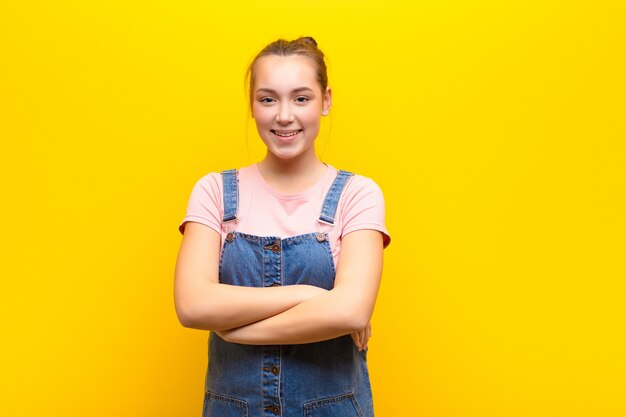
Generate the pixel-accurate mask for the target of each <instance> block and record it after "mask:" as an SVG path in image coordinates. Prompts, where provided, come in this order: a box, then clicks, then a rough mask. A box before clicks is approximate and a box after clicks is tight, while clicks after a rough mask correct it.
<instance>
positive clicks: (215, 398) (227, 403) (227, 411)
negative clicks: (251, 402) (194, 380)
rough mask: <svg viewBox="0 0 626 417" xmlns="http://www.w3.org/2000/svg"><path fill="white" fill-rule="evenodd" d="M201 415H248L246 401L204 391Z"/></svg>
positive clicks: (225, 416) (236, 416)
mask: <svg viewBox="0 0 626 417" xmlns="http://www.w3.org/2000/svg"><path fill="white" fill-rule="evenodd" d="M202 417H248V402H247V401H245V400H240V399H238V398H233V397H228V396H226V395H221V394H216V393H214V392H211V391H206V392H205V393H204V405H203V406H202Z"/></svg>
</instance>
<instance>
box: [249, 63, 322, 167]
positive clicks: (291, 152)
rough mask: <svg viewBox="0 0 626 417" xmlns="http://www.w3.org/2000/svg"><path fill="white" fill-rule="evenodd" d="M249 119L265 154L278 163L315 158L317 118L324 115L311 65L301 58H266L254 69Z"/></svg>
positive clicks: (319, 90)
mask: <svg viewBox="0 0 626 417" xmlns="http://www.w3.org/2000/svg"><path fill="white" fill-rule="evenodd" d="M252 98H253V104H252V117H254V120H255V122H256V128H257V131H258V132H259V136H261V139H262V140H263V142H264V143H265V146H267V149H268V152H270V153H271V154H272V155H274V156H275V157H277V158H280V159H292V158H296V157H305V158H306V157H315V146H314V143H315V138H316V137H317V134H318V132H319V128H320V118H321V116H323V115H326V114H328V111H329V110H330V104H331V92H330V88H327V89H326V91H325V92H324V93H323V94H322V91H321V87H320V84H319V82H318V81H317V76H316V66H315V63H314V62H313V61H312V60H311V59H309V58H307V57H305V56H301V55H289V56H278V55H268V56H264V57H262V58H260V59H259V60H258V61H257V63H256V66H255V80H254V91H253V92H252Z"/></svg>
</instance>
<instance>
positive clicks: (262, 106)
mask: <svg viewBox="0 0 626 417" xmlns="http://www.w3.org/2000/svg"><path fill="white" fill-rule="evenodd" d="M247 75H248V76H249V77H250V78H249V80H250V105H251V110H252V117H253V118H254V120H255V123H256V127H257V130H258V132H259V135H260V137H261V139H262V140H263V142H264V143H265V145H266V146H267V153H266V155H265V157H264V159H263V160H261V161H259V162H258V163H255V164H253V165H250V166H246V167H243V168H240V169H229V170H225V171H222V172H210V173H208V174H207V175H205V176H204V177H202V178H200V179H199V180H198V181H197V183H196V184H195V186H194V188H193V190H192V192H191V196H190V199H189V203H188V207H187V214H186V216H185V218H184V219H183V221H182V222H181V224H180V226H179V230H180V232H181V233H183V240H182V244H181V247H180V252H179V254H178V260H177V264H176V274H175V285H174V296H175V297H174V298H175V305H176V312H177V314H178V317H179V320H180V322H181V323H182V324H183V326H185V327H189V328H195V329H203V330H211V333H210V336H209V357H208V369H207V372H206V381H205V391H204V392H205V396H204V406H203V416H204V417H235V416H237V417H243V416H254V417H256V416H267V417H274V416H282V417H296V416H297V417H302V416H305V417H306V416H310V417H314V416H315V417H327V416H337V417H351V416H355V417H356V416H359V417H371V416H373V415H374V412H373V400H372V392H371V386H370V381H369V374H368V369H367V342H368V339H369V337H370V336H371V328H370V323H369V321H370V318H371V316H372V313H373V310H374V305H375V302H376V296H377V293H378V288H379V285H380V280H381V275H382V265H383V249H384V248H385V247H387V245H389V243H390V240H391V239H390V236H389V233H388V231H387V229H386V227H385V206H384V199H383V194H382V192H381V190H380V188H379V187H378V185H377V184H376V183H375V182H374V181H373V180H371V179H369V178H367V177H364V176H361V175H357V174H354V173H352V172H349V171H345V170H341V169H340V170H337V169H335V168H334V167H333V166H331V165H329V164H327V163H324V162H323V161H321V160H320V159H319V158H318V157H317V155H316V153H315V146H314V144H315V139H316V137H317V135H318V132H319V128H320V120H321V118H322V117H323V116H326V115H328V114H329V112H330V108H331V102H332V94H331V89H330V87H329V85H328V78H327V74H326V65H325V63H324V55H323V53H322V52H321V51H320V49H319V48H318V47H317V43H316V42H315V40H314V39H313V38H311V37H302V38H298V39H296V40H293V41H286V40H282V39H279V40H277V41H275V42H272V43H271V44H269V45H267V46H266V47H265V48H264V49H263V50H262V51H261V52H260V53H259V54H258V55H257V56H256V57H255V59H254V60H253V62H252V64H251V65H250V68H249V70H248V74H247ZM223 133H224V134H227V133H228V132H227V131H225V132H223Z"/></svg>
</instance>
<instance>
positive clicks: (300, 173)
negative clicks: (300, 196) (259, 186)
mask: <svg viewBox="0 0 626 417" xmlns="http://www.w3.org/2000/svg"><path fill="white" fill-rule="evenodd" d="M257 166H258V168H259V171H260V172H261V175H263V177H264V178H265V180H266V181H267V182H268V183H269V184H270V185H272V186H273V187H275V189H277V190H279V191H282V192H285V193H295V192H299V191H301V190H302V189H305V188H307V187H308V186H310V185H311V184H314V183H315V182H317V181H318V180H319V179H320V178H321V177H322V176H323V175H324V173H325V172H326V169H328V167H327V165H326V164H324V163H323V162H322V161H320V160H319V159H318V158H317V155H315V153H313V155H312V157H308V158H293V159H281V158H277V157H276V156H275V155H273V154H272V153H270V152H268V153H267V154H266V155H265V158H264V159H263V160H262V161H260V162H259V163H258V164H257Z"/></svg>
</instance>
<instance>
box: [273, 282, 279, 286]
mask: <svg viewBox="0 0 626 417" xmlns="http://www.w3.org/2000/svg"><path fill="white" fill-rule="evenodd" d="M272 287H280V284H279V283H277V282H275V283H273V284H272Z"/></svg>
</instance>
